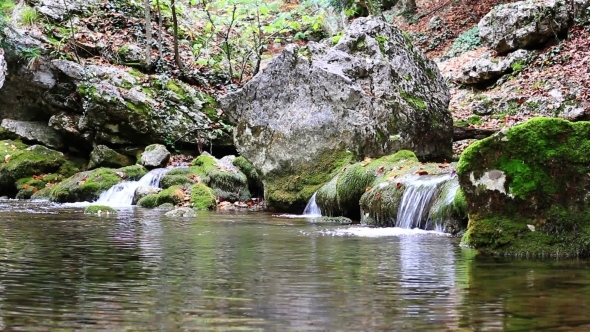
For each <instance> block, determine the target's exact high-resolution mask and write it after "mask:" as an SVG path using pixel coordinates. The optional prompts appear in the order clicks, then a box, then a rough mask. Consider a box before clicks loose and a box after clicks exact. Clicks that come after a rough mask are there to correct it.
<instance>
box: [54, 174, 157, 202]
mask: <svg viewBox="0 0 590 332" xmlns="http://www.w3.org/2000/svg"><path fill="white" fill-rule="evenodd" d="M146 173H147V170H146V169H145V168H144V167H143V166H140V165H133V166H127V167H123V168H119V169H110V168H97V169H95V170H92V171H86V172H80V173H77V174H75V175H74V176H72V177H70V178H68V179H66V180H65V181H63V182H61V183H59V184H58V185H56V186H54V187H53V188H52V189H51V194H50V200H52V201H54V202H60V203H65V202H82V201H94V200H96V199H97V198H98V196H99V195H100V194H101V193H102V192H103V191H105V190H108V189H109V188H110V187H112V186H114V185H116V184H117V183H119V182H121V181H123V180H139V179H140V178H141V177H142V176H144V175H145V174H146Z"/></svg>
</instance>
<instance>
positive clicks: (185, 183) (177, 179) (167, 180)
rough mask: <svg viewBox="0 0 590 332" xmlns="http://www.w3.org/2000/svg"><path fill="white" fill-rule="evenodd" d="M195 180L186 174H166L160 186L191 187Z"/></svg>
mask: <svg viewBox="0 0 590 332" xmlns="http://www.w3.org/2000/svg"><path fill="white" fill-rule="evenodd" d="M194 183H195V181H193V180H191V179H190V178H189V177H188V176H186V175H166V176H164V177H163V178H162V181H161V183H160V186H161V187H162V188H164V189H167V188H170V187H173V186H181V187H187V188H188V187H190V186H191V185H193V184H194Z"/></svg>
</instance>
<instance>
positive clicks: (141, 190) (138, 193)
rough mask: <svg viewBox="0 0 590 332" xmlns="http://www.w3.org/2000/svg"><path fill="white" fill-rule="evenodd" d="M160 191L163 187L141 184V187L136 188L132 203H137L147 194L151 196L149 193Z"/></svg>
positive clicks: (154, 193) (153, 193)
mask: <svg viewBox="0 0 590 332" xmlns="http://www.w3.org/2000/svg"><path fill="white" fill-rule="evenodd" d="M160 191H162V189H161V188H156V187H150V186H139V187H137V189H135V194H134V195H133V201H132V203H131V204H132V205H136V204H137V202H139V200H140V199H142V198H144V197H146V196H149V195H156V194H158V193H159V192H160Z"/></svg>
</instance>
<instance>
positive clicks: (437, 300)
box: [0, 201, 590, 331]
mask: <svg viewBox="0 0 590 332" xmlns="http://www.w3.org/2000/svg"><path fill="white" fill-rule="evenodd" d="M81 210H82V209H81V208H79V207H59V206H54V205H49V204H41V203H38V204H30V203H28V204H23V203H22V202H6V201H0V213H1V214H2V221H0V329H4V330H19V331H49V330H51V331H54V330H59V331H80V330H85V331H97V330H104V331H124V330H131V331H207V330H214V331H217V330H224V329H226V330H227V329H229V330H246V331H247V330H267V331H324V330H329V331H359V330H371V331H379V330H381V331H456V330H464V331H502V330H510V331H530V330H543V329H545V330H552V331H553V330H557V331H582V330H590V318H586V313H587V312H588V311H587V309H588V308H587V305H588V303H587V302H588V300H587V299H588V298H590V297H589V295H590V294H589V292H590V271H589V269H588V265H587V264H586V263H585V262H581V261H516V260H513V261H510V260H508V261H507V260H493V259H487V260H486V259H479V258H478V259H474V258H473V257H472V255H473V252H472V251H466V250H462V249H460V248H459V247H458V240H457V239H454V238H450V237H447V236H441V235H440V234H435V233H424V232H418V231H414V232H413V233H412V232H410V233H408V232H406V233H403V234H401V233H400V234H396V233H395V232H396V231H393V230H384V232H391V233H388V235H389V236H379V237H374V235H375V234H374V233H375V230H368V229H359V228H358V227H350V226H346V227H343V226H334V225H327V226H326V225H318V224H310V223H307V222H306V221H304V220H294V219H280V218H273V217H271V216H270V215H267V214H262V213H255V214H242V215H232V214H216V213H207V212H201V213H200V215H199V217H198V218H197V219H196V220H183V219H169V218H165V217H163V216H162V215H161V213H160V212H158V211H155V210H143V209H132V208H128V209H122V210H120V214H119V215H118V216H116V217H108V218H99V217H91V216H85V215H83V214H82V213H81ZM381 235H383V234H381Z"/></svg>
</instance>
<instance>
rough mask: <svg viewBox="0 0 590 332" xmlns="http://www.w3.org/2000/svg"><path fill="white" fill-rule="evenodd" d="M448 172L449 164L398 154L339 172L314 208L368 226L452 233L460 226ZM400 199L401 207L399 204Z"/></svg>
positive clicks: (452, 179) (408, 153) (453, 179)
mask: <svg viewBox="0 0 590 332" xmlns="http://www.w3.org/2000/svg"><path fill="white" fill-rule="evenodd" d="M453 170H454V164H447V163H442V164H438V163H421V162H419V161H418V159H417V158H416V156H415V155H414V153H412V152H411V151H407V150H402V151H398V152H397V153H395V154H393V155H389V156H385V157H381V158H379V159H374V160H371V159H366V160H365V161H363V162H358V163H354V164H351V165H347V166H345V167H343V168H342V169H341V170H340V171H339V172H338V173H337V174H336V175H335V176H334V178H332V180H330V181H329V182H328V183H326V184H325V185H324V186H322V187H321V188H320V189H319V190H318V192H317V195H316V203H317V205H318V206H319V208H320V210H321V211H322V214H323V215H327V216H346V217H349V218H352V219H355V220H359V219H361V220H362V221H363V223H365V224H368V225H371V226H380V227H392V226H398V227H412V228H413V227H419V228H424V229H438V230H443V231H447V232H451V233H456V232H458V231H460V230H461V229H462V228H464V227H465V226H466V225H465V224H464V223H462V222H461V219H462V218H460V217H459V216H458V213H456V211H455V209H454V207H453V200H454V198H455V193H456V192H457V189H458V182H457V179H456V177H455V176H454V175H453V174H452V173H453ZM404 195H407V196H408V198H407V199H406V200H407V201H408V202H406V203H407V204H402V201H403V198H404ZM413 198H415V199H413ZM400 209H405V210H402V212H401V213H400ZM408 209H409V210H408ZM412 209H414V210H412ZM406 224H407V225H406Z"/></svg>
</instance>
